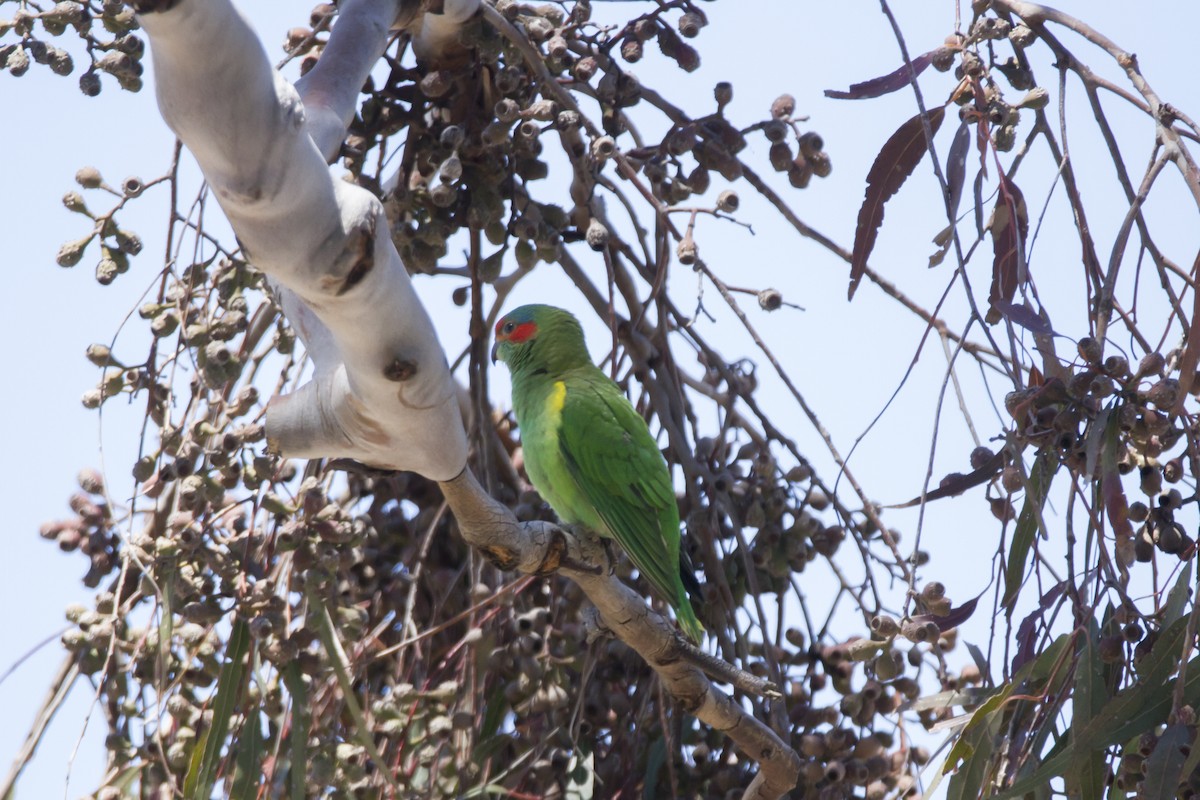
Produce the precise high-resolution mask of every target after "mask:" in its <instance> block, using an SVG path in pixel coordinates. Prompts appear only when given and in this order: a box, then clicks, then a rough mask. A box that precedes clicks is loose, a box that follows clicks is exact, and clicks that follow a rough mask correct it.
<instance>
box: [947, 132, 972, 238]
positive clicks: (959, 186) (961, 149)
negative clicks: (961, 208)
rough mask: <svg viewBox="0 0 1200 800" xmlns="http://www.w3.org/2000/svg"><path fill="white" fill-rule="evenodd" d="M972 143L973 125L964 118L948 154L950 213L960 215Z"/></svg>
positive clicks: (955, 133)
mask: <svg viewBox="0 0 1200 800" xmlns="http://www.w3.org/2000/svg"><path fill="white" fill-rule="evenodd" d="M970 144H971V126H970V125H968V124H967V123H966V121H965V120H964V121H963V122H960V123H959V124H958V130H957V131H955V132H954V141H953V142H951V143H950V155H948V156H946V184H947V188H948V189H949V191H950V214H951V216H954V217H957V216H958V204H959V203H960V202H961V201H962V192H963V183H965V182H966V179H967V148H968V147H969V146H970Z"/></svg>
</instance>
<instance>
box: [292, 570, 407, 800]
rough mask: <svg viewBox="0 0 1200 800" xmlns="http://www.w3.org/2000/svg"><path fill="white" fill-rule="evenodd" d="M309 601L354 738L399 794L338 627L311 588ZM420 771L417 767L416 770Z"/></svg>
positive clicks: (398, 788) (397, 785)
mask: <svg viewBox="0 0 1200 800" xmlns="http://www.w3.org/2000/svg"><path fill="white" fill-rule="evenodd" d="M308 602H309V604H310V605H311V606H312V607H313V610H314V612H315V613H314V614H313V616H314V617H315V618H316V622H317V634H318V635H319V636H320V638H321V644H323V645H324V646H325V653H326V655H328V656H329V662H330V665H331V666H332V667H333V674H334V675H335V676H337V681H338V686H340V687H341V689H342V702H343V703H345V704H346V710H347V711H349V712H350V717H351V718H352V719H353V720H354V734H355V738H356V739H357V740H358V743H359V744H360V745H362V747H363V750H365V751H366V752H367V755H369V756H370V757H371V760H372V761H374V762H375V765H376V767H377V768H378V769H379V773H380V774H381V775H382V776H383V778H384V780H385V781H387V783H388V785H389V786H390V787H391V789H392V791H393V792H394V793H395V794H397V795H399V794H401V792H400V784H398V783H396V777H395V775H393V774H392V771H391V769H389V766H388V762H387V761H385V760H384V758H383V755H382V754H381V753H380V752H379V748H378V747H376V746H375V737H374V735H372V733H371V731H372V728H371V725H370V723H369V722H368V721H367V716H366V714H364V713H363V710H362V706H360V705H359V704H358V696H357V695H356V694H355V693H354V681H353V680H352V679H351V678H350V659H348V658H347V657H346V650H345V648H343V647H342V640H341V639H339V638H338V634H337V630H336V629H335V628H334V626H333V618H332V617H330V616H329V608H328V607H327V606H326V605H325V603H324V601H322V600H321V598H320V597H318V596H317V595H316V594H314V593H311V592H310V593H309V594H308ZM419 772H420V770H418V773H419Z"/></svg>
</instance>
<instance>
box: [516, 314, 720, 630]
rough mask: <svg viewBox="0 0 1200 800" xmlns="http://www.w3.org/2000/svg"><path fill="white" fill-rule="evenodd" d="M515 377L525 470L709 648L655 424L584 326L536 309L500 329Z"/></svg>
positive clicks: (563, 514)
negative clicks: (607, 368) (596, 356)
mask: <svg viewBox="0 0 1200 800" xmlns="http://www.w3.org/2000/svg"><path fill="white" fill-rule="evenodd" d="M497 358H499V359H500V360H501V361H503V362H504V363H506V364H507V365H508V368H509V370H510V371H511V372H512V403H513V412H514V413H515V414H516V417H517V424H518V425H520V428H521V444H522V447H523V448H524V451H525V470H526V472H527V473H528V474H529V479H530V480H531V481H533V485H534V487H535V488H536V489H537V490H538V492H539V493H540V494H541V495H542V497H544V498H545V499H546V501H547V502H549V503H550V506H551V507H552V508H553V509H554V511H555V513H556V514H558V516H559V518H560V519H562V520H563V522H566V523H568V524H572V525H583V526H584V527H586V528H588V529H589V530H592V531H594V532H596V533H597V534H599V535H601V536H605V537H608V538H611V539H616V540H617V542H618V543H620V545H621V547H622V548H623V549H624V550H625V552H626V553H627V554H628V555H629V558H630V560H631V561H633V564H634V566H636V567H637V568H638V572H640V573H641V574H642V575H643V576H645V578H646V580H648V581H649V582H650V585H651V586H652V587H654V590H655V591H656V592H657V593H658V594H659V595H660V596H662V598H663V599H665V600H666V601H667V602H668V603H670V604H671V607H672V608H673V609H675V615H676V617H678V619H679V624H680V626H681V627H682V628H683V630H684V632H685V633H686V634H687V635H688V637H690V638H691V639H692V641H694V642H697V643H699V642H700V641H701V639H702V637H703V635H704V628H703V627H702V626H701V624H700V621H699V620H698V619H696V614H695V612H694V611H693V610H692V604H691V602H690V601H689V600H688V595H687V591H686V589H685V588H684V576H685V575H686V577H687V578H688V579H690V583H691V584H692V585H694V586H696V587H697V588H698V586H699V585H698V584H697V583H696V579H695V576H694V575H692V574H691V573H690V571H687V572H684V571H681V569H680V563H681V562H680V553H679V508H678V506H676V504H675V490H674V488H673V487H672V485H671V475H670V472H668V470H667V464H666V461H664V460H663V457H662V453H660V452H659V450H658V445H657V444H655V441H654V438H653V437H652V436H651V435H650V431H649V429H648V428H647V427H646V422H645V420H643V419H642V418H641V416H640V415H639V414H638V413H637V412H636V411H635V410H634V409H633V406H632V405H630V404H629V401H628V400H627V399H626V398H625V395H624V394H622V393H621V390H620V388H619V387H618V386H617V385H616V384H615V383H613V382H612V381H611V380H610V379H609V378H608V376H607V375H605V374H604V373H603V372H601V371H600V370H599V369H598V368H597V367H596V366H595V365H594V364H593V363H592V359H591V356H590V355H588V351H587V346H586V345H585V344H584V341H583V329H582V328H581V327H580V326H579V321H578V320H577V319H575V317H573V316H572V315H571V314H570V313H568V312H566V311H563V310H562V309H560V308H554V307H552V306H544V305H528V306H521V307H520V308H518V309H516V310H514V311H512V312H511V313H510V314H508V315H507V316H505V317H504V318H503V319H501V320H500V321H499V322H498V323H496V343H495V346H494V347H493V348H492V360H493V361H495V360H496V359H497Z"/></svg>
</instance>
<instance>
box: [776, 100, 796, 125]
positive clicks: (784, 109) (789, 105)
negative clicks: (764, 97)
mask: <svg viewBox="0 0 1200 800" xmlns="http://www.w3.org/2000/svg"><path fill="white" fill-rule="evenodd" d="M795 111H796V98H794V97H792V96H791V95H790V94H781V95H779V97H776V98H775V101H774V102H773V103H771V116H772V117H774V118H775V119H788V118H789V117H791V116H792V114H793V113H794V112H795Z"/></svg>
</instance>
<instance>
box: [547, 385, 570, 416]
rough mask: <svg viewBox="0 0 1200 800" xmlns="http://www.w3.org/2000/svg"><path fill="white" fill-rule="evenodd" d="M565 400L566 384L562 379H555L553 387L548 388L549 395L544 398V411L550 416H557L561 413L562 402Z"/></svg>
mask: <svg viewBox="0 0 1200 800" xmlns="http://www.w3.org/2000/svg"><path fill="white" fill-rule="evenodd" d="M566 401H567V384H565V383H563V382H562V381H555V382H554V388H553V389H551V390H550V396H549V397H548V398H546V411H547V412H548V413H549V414H550V415H551V417H558V416H559V415H561V414H562V410H563V403H565V402H566Z"/></svg>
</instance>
